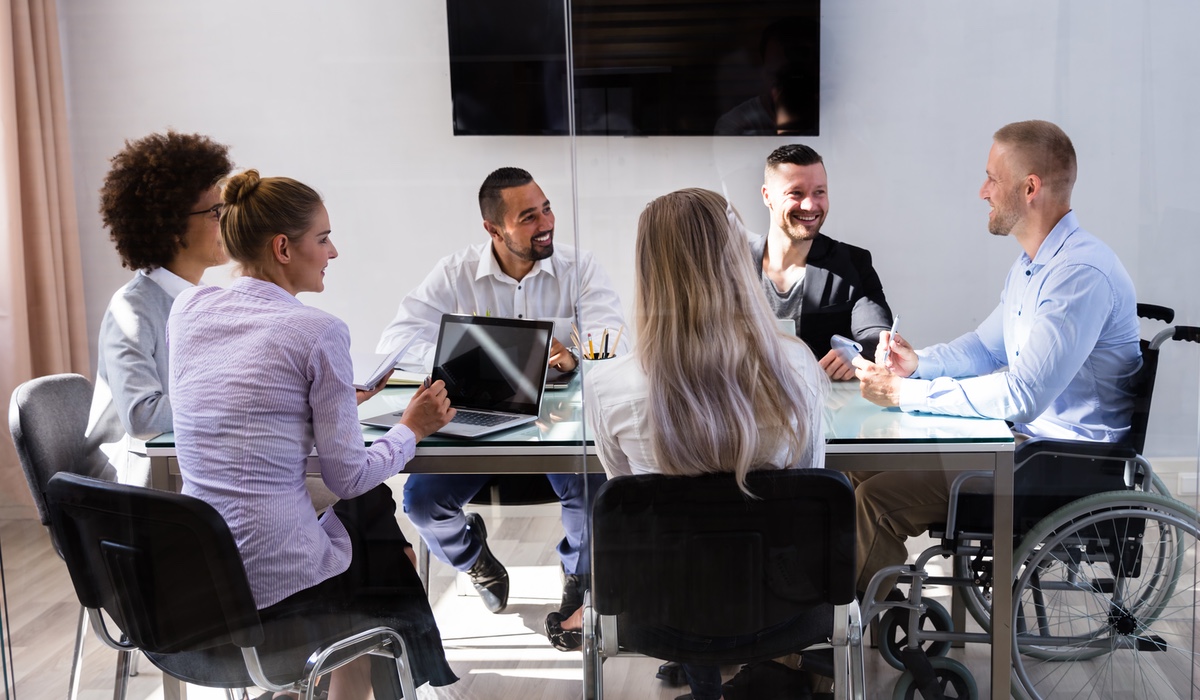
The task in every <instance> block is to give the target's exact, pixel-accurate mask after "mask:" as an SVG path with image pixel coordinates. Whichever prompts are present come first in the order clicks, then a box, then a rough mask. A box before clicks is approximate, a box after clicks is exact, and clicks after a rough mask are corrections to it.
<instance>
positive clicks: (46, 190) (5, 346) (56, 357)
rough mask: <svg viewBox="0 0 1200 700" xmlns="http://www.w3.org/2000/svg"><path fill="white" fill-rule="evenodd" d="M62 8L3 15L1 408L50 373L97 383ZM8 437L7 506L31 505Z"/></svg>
mask: <svg viewBox="0 0 1200 700" xmlns="http://www.w3.org/2000/svg"><path fill="white" fill-rule="evenodd" d="M61 55H62V54H61V51H60V48H59V42H58V16H57V12H56V10H55V0H4V8H3V10H2V11H0V164H2V167H3V170H2V171H0V256H2V258H0V400H2V401H3V404H2V405H3V412H4V415H5V426H6V427H7V424H8V402H9V397H10V396H11V395H12V391H13V389H14V388H16V386H17V385H18V384H20V383H21V382H23V381H25V380H27V379H30V378H32V377H37V376H41V375H45V374H55V373H59V372H78V373H80V374H83V375H85V376H90V368H89V365H90V358H89V355H88V340H87V321H86V317H85V312H84V297H83V270H82V263H81V260H80V248H79V231H78V224H77V219H76V217H75V194H74V189H73V187H72V181H71V165H70V143H69V140H68V135H67V113H66V97H65V91H64V89H63V75H62V58H61ZM28 492H29V489H28V486H27V485H26V483H25V478H24V476H23V475H22V473H21V469H20V466H19V465H18V463H17V457H16V452H15V450H14V448H13V445H12V441H11V439H9V438H8V436H7V433H6V435H5V437H4V438H3V439H0V506H11V505H25V504H29V503H31V500H30V497H29V493H28Z"/></svg>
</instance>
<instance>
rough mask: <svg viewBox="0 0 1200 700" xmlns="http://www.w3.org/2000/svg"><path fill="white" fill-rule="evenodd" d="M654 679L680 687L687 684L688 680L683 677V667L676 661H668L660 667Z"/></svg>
mask: <svg viewBox="0 0 1200 700" xmlns="http://www.w3.org/2000/svg"><path fill="white" fill-rule="evenodd" d="M654 677H655V678H657V679H659V680H660V681H662V682H663V683H666V684H667V685H670V686H679V685H683V684H685V683H687V678H685V677H684V675H683V667H682V666H680V665H679V664H678V663H676V662H675V661H668V662H667V663H665V664H663V665H662V666H659V667H658V673H656V674H654Z"/></svg>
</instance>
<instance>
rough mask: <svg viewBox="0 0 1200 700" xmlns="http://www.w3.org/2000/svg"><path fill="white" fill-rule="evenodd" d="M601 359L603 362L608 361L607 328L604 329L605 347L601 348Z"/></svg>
mask: <svg viewBox="0 0 1200 700" xmlns="http://www.w3.org/2000/svg"><path fill="white" fill-rule="evenodd" d="M600 359H602V360H607V359H608V329H607V328H605V329H604V342H603V346H602V347H601V348H600Z"/></svg>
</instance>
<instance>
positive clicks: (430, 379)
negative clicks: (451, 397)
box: [421, 376, 433, 389]
mask: <svg viewBox="0 0 1200 700" xmlns="http://www.w3.org/2000/svg"><path fill="white" fill-rule="evenodd" d="M430 384H433V377H429V376H427V377H425V381H423V382H421V386H423V387H425V388H426V389H428V388H429V385H430Z"/></svg>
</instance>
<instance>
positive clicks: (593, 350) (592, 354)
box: [587, 333, 596, 360]
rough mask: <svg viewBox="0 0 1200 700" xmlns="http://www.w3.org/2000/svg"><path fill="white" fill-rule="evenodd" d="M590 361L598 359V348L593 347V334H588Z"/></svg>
mask: <svg viewBox="0 0 1200 700" xmlns="http://www.w3.org/2000/svg"><path fill="white" fill-rule="evenodd" d="M587 359H589V360H594V359H596V346H594V345H592V334H591V333H588V358H587Z"/></svg>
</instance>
